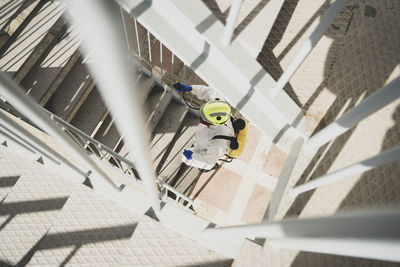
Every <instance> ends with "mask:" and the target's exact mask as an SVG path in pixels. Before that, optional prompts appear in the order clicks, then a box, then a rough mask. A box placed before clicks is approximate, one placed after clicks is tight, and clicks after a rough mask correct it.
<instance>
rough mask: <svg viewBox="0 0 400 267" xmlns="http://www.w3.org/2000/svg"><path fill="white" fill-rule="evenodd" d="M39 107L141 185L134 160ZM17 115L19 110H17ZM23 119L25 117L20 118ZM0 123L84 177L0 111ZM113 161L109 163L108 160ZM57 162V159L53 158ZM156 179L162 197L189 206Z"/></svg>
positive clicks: (74, 137) (81, 142)
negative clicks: (170, 194) (173, 196)
mask: <svg viewBox="0 0 400 267" xmlns="http://www.w3.org/2000/svg"><path fill="white" fill-rule="evenodd" d="M0 104H1V105H0V107H3V108H4V109H5V110H6V111H7V112H10V113H15V111H16V110H15V109H14V108H13V107H12V106H11V105H9V104H7V103H3V102H2V101H1V100H0ZM42 110H43V111H44V112H45V113H47V115H48V116H49V117H50V119H52V120H53V121H54V122H55V123H56V124H57V125H59V126H60V128H61V129H62V130H63V131H64V132H65V133H67V134H68V135H69V136H70V137H71V138H72V139H74V141H75V142H76V143H77V144H79V145H80V146H82V147H83V146H85V147H86V148H87V149H88V150H90V151H91V152H92V153H93V154H95V155H97V156H98V157H99V158H100V159H105V160H106V161H104V163H105V164H106V162H108V163H109V164H112V165H114V166H115V164H116V166H117V167H118V168H117V170H120V171H121V172H122V173H123V174H128V175H129V177H132V178H134V181H135V182H137V184H138V185H140V186H143V184H142V183H141V180H140V179H139V178H138V177H136V175H135V172H134V170H135V169H136V167H135V165H136V164H135V163H134V162H133V161H131V160H129V159H127V158H125V157H124V156H122V155H120V154H118V153H117V152H115V151H114V150H112V149H111V148H109V147H107V146H105V145H104V144H102V143H100V142H99V141H97V140H96V139H94V138H92V137H91V136H89V135H87V134H86V133H84V132H83V131H81V130H79V129H78V128H76V127H75V126H73V125H71V124H69V123H68V122H66V121H64V120H63V119H61V118H60V117H58V116H56V115H54V114H53V113H51V112H49V111H47V110H45V109H43V108H42ZM18 116H20V114H18ZM22 119H25V118H22ZM0 122H1V123H0V127H2V125H4V126H6V128H7V129H10V130H11V131H12V132H13V133H18V134H19V135H21V136H23V137H24V139H25V140H26V141H27V140H29V141H30V142H32V143H33V144H34V145H35V147H34V149H35V150H37V153H38V154H39V155H41V156H45V157H46V158H48V159H50V160H52V161H54V159H53V158H55V159H57V160H58V161H60V162H62V163H64V164H65V165H67V166H68V167H70V168H71V169H72V170H73V171H75V172H77V173H78V174H79V175H82V176H83V177H87V176H88V173H90V172H88V173H85V172H84V171H82V170H80V169H79V168H78V167H77V166H75V165H74V164H72V163H71V162H70V161H69V160H67V159H65V158H64V157H63V156H61V155H59V154H58V153H57V152H55V151H53V150H52V149H51V148H50V147H48V146H47V145H46V144H45V143H43V142H42V141H40V140H39V139H37V138H36V137H34V136H33V135H32V134H30V133H29V132H27V131H26V130H25V129H23V128H22V127H20V126H19V125H18V124H16V123H13V121H12V120H10V119H8V118H7V117H6V116H4V115H2V114H1V113H0ZM111 161H112V162H114V164H113V163H111ZM55 163H56V164H58V163H57V162H55ZM156 183H157V184H158V185H159V187H160V190H161V191H162V192H166V194H164V199H166V200H168V201H169V202H175V203H176V204H177V205H178V206H179V205H182V206H184V207H185V209H188V208H190V207H191V206H192V205H193V200H192V199H191V198H189V197H187V196H185V195H184V194H182V193H180V192H178V191H177V190H176V189H175V188H173V187H171V186H169V185H168V184H166V183H164V182H163V181H162V180H161V179H160V178H156ZM168 192H171V193H172V194H173V195H175V198H172V197H171V196H169V195H168V194H167V193H168ZM180 200H183V201H185V202H186V204H184V203H183V204H182V203H180Z"/></svg>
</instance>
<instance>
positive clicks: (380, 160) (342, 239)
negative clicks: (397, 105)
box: [120, 0, 400, 261]
mask: <svg viewBox="0 0 400 267" xmlns="http://www.w3.org/2000/svg"><path fill="white" fill-rule="evenodd" d="M120 2H123V4H125V5H129V4H128V2H127V1H123V0H120ZM166 2H168V4H165V6H168V5H170V6H171V7H175V6H174V3H172V2H171V1H164V2H163V3H166ZM240 2H241V1H233V3H232V6H231V13H230V17H229V18H228V20H229V23H227V26H226V29H225V35H224V41H223V43H224V44H225V45H226V44H227V43H230V40H231V38H232V33H233V28H234V24H235V21H236V18H237V15H238V13H239V10H240V4H239V3H240ZM346 2H347V0H336V1H334V2H333V3H332V4H331V6H330V7H329V9H328V11H327V12H326V14H325V15H324V16H323V17H322V19H321V22H320V23H319V25H318V26H317V27H316V29H315V30H314V31H313V33H312V34H311V35H310V37H309V38H308V39H307V40H306V42H305V44H304V45H303V47H302V48H301V50H300V51H299V52H298V54H297V55H296V56H295V58H294V60H293V61H292V62H291V63H290V65H289V67H288V68H287V69H286V70H285V71H284V73H283V74H282V76H281V77H280V78H279V80H278V81H277V83H276V84H275V86H274V87H273V88H272V89H271V90H270V91H269V93H270V94H271V96H272V97H274V98H277V97H278V95H279V94H280V93H281V92H282V89H283V87H284V86H285V85H286V84H287V83H288V82H289V80H290V78H291V77H292V76H293V75H294V73H295V72H296V70H297V69H298V67H299V66H300V65H301V64H302V62H304V60H305V59H306V58H307V56H308V55H309V54H310V52H311V51H312V49H313V48H314V47H315V45H316V43H317V42H318V41H319V39H320V38H321V36H322V35H323V34H324V33H325V31H326V29H327V28H328V27H329V25H330V24H331V22H332V21H333V19H334V18H335V16H336V14H337V13H338V12H339V11H340V10H341V9H342V8H343V6H344V5H345V4H346ZM160 7H161V5H160ZM188 7H189V4H187V6H185V8H186V9H185V8H183V7H180V8H179V7H177V8H176V10H174V9H173V8H171V13H172V14H169V17H168V18H169V19H170V21H171V23H172V21H173V19H172V18H173V17H174V16H176V17H179V18H180V19H181V20H182V21H184V20H183V19H182V18H183V16H182V14H181V13H185V12H184V11H188ZM125 8H126V7H125ZM158 12H159V11H158ZM179 12H181V13H179ZM151 14H152V15H153V16H157V15H158V14H160V13H157V11H155V12H152V13H151ZM190 14H191V15H193V16H195V15H194V14H193V13H190ZM185 15H186V14H185ZM146 19H147V20H146ZM146 19H143V20H144V21H146V22H147V23H149V24H151V21H150V20H149V19H150V18H146ZM160 21H163V20H162V19H160ZM192 21H196V19H193V20H192ZM197 21H198V20H197ZM151 25H152V27H153V29H156V28H157V29H161V28H162V27H157V25H155V24H151ZM176 29H186V30H187V32H185V34H188V35H189V36H193V37H196V34H194V33H193V34H191V33H190V32H189V31H190V30H189V27H186V28H185V27H179V26H175V28H173V27H172V26H171V28H170V30H171V31H172V32H173V30H176ZM175 33H176V34H177V35H179V34H180V32H179V31H176V32H175ZM158 34H160V33H158ZM164 38H166V37H165V36H164ZM207 38H210V35H208V36H207ZM166 39H167V38H166ZM169 41H170V42H171V43H172V42H173V41H172V40H171V39H169ZM184 41H187V40H186V39H185V40H184ZM197 41H199V42H201V40H200V39H198V40H197ZM175 44H176V46H177V47H181V46H180V44H178V43H175ZM192 45H193V47H195V45H194V44H192ZM175 49H176V50H179V49H180V48H175ZM182 49H184V48H182ZM186 49H188V48H187V47H186ZM188 50H189V49H188ZM216 54H217V53H215V55H214V56H216ZM206 56H208V54H207V55H206ZM188 58H190V57H188ZM206 61H207V60H206ZM211 61H212V60H211V59H210V62H211ZM210 64H211V63H210ZM204 65H206V64H204ZM216 65H217V64H216ZM207 66H208V67H210V65H207ZM210 69H212V68H211V67H210ZM202 71H203V72H206V70H204V69H202ZM207 74H208V75H209V76H212V73H210V72H207ZM232 75H235V74H234V72H231V76H232ZM215 81H216V80H215ZM221 84H222V83H221ZM231 87H232V86H231ZM398 87H399V78H397V79H396V80H394V81H393V82H391V83H390V84H389V85H387V86H386V87H385V88H383V89H382V90H380V91H378V92H377V93H375V94H374V95H372V96H371V97H370V98H368V99H366V100H365V101H364V102H363V103H361V104H360V105H358V106H357V107H356V108H354V109H353V110H352V111H350V112H348V113H347V114H345V115H343V116H342V118H340V119H338V120H337V121H336V122H334V123H333V124H331V125H329V126H328V127H326V128H325V129H323V130H322V131H320V133H317V134H316V135H315V136H313V137H311V138H310V139H309V140H308V142H306V144H305V145H304V146H303V148H304V149H303V150H301V145H300V147H298V148H297V150H296V151H298V152H300V151H303V152H304V151H307V148H308V149H309V148H313V149H317V148H319V147H320V146H321V145H322V144H324V143H326V142H328V141H330V140H332V139H334V138H336V137H337V136H339V135H340V134H342V133H344V132H345V131H347V130H348V129H350V128H351V127H353V126H355V125H356V124H357V123H358V122H360V121H361V120H362V119H364V118H366V117H367V116H369V115H370V114H372V113H374V112H376V111H377V110H378V109H380V108H382V107H384V106H385V105H387V104H389V103H391V102H392V101H394V100H396V99H398V98H399V95H400V90H398ZM232 88H233V87H232ZM232 94H233V92H232ZM253 115H254V114H251V116H250V117H251V118H254V116H253ZM271 116H272V115H271ZM260 128H261V129H263V130H264V129H265V128H263V127H260ZM267 132H268V131H267ZM299 140H301V139H299ZM300 143H301V141H299V144H300ZM399 152H400V151H399V148H393V149H391V150H389V151H385V152H383V153H382V154H380V155H377V156H374V157H372V158H370V159H367V160H364V161H362V162H360V163H357V164H354V165H352V166H349V167H347V168H344V169H343V170H339V171H338V172H336V173H334V174H328V175H325V176H323V177H321V178H320V179H317V181H315V182H314V183H313V184H311V183H310V184H308V185H304V186H303V187H301V186H299V187H298V188H297V189H294V190H293V191H292V193H300V192H303V191H305V190H310V188H311V187H313V188H316V187H318V186H320V185H322V184H325V183H326V182H331V181H334V180H337V179H342V178H343V177H345V176H348V175H350V174H353V173H358V172H365V171H367V170H370V169H372V168H375V167H377V166H380V165H382V164H384V163H388V162H392V161H394V160H396V159H398V158H399ZM299 156H301V155H299ZM294 162H295V161H294ZM294 162H292V164H290V165H291V168H290V169H292V167H293V166H294ZM289 175H290V171H288V175H286V176H289ZM286 178H288V177H286ZM287 180H288V179H285V182H284V183H283V184H282V188H281V189H280V190H279V192H274V194H275V198H274V197H273V198H274V201H273V203H274V205H273V207H271V206H270V207H269V208H271V209H270V210H269V214H268V216H269V219H273V218H274V216H275V213H276V211H277V209H278V206H279V203H280V201H281V198H282V195H283V192H284V191H285V187H286V186H287ZM399 223H400V213H399V211H398V209H394V210H390V211H388V212H383V213H382V212H379V211H370V212H368V213H366V214H361V215H360V214H357V213H354V214H349V215H344V216H342V215H334V216H330V217H326V218H315V219H307V220H295V221H290V222H286V221H281V222H274V223H260V224H254V225H242V226H233V227H221V228H217V229H208V230H206V231H205V232H204V234H205V235H207V234H210V235H213V236H217V235H220V236H221V237H225V236H229V235H232V234H238V235H242V236H252V237H254V236H255V237H260V238H263V237H264V238H274V240H268V242H270V243H271V244H275V245H276V246H277V247H280V248H292V249H299V250H305V251H312V252H321V253H331V254H338V255H347V256H358V257H367V258H374V259H383V260H394V261H400V257H399V256H397V254H398V253H395V252H394V251H397V250H398V249H399V248H400V241H399V240H400V236H399V231H398V227H397V226H396V225H398V224H399ZM384 224H385V225H386V224H387V229H391V230H392V232H390V231H389V232H388V231H387V229H383V230H382V228H381V227H382V225H384ZM394 226H396V227H397V228H396V231H393V230H394V229H393V227H394ZM384 227H385V226H384ZM360 229H361V232H362V233H361V232H360ZM357 231H358V232H357ZM354 233H355V234H354ZM393 233H395V237H394V236H393V235H392V234H393ZM349 236H350V237H351V238H349Z"/></svg>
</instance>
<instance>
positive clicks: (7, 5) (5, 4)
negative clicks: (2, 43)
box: [0, 0, 27, 31]
mask: <svg viewBox="0 0 400 267" xmlns="http://www.w3.org/2000/svg"><path fill="white" fill-rule="evenodd" d="M25 2H27V1H24V0H16V1H7V0H2V1H0V16H1V18H0V29H1V30H2V31H4V30H5V28H6V27H7V26H8V25H9V24H10V22H11V21H12V20H13V19H14V18H15V17H16V16H17V15H18V14H20V12H17V11H18V9H19V8H21V6H22V4H24V3H25Z"/></svg>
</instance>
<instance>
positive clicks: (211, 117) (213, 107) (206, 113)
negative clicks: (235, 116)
mask: <svg viewBox="0 0 400 267" xmlns="http://www.w3.org/2000/svg"><path fill="white" fill-rule="evenodd" d="M200 116H201V118H202V119H203V120H204V121H205V122H207V123H210V124H214V125H222V124H224V123H225V122H227V121H228V120H229V118H230V117H231V107H230V106H229V105H228V103H226V102H225V101H222V100H218V99H216V100H211V101H208V102H207V103H205V104H203V105H202V106H201V108H200Z"/></svg>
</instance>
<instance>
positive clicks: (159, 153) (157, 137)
mask: <svg viewBox="0 0 400 267" xmlns="http://www.w3.org/2000/svg"><path fill="white" fill-rule="evenodd" d="M187 111H188V110H187V107H186V106H184V105H182V104H180V103H177V102H176V101H172V102H171V104H170V106H169V107H168V109H167V110H166V111H165V113H164V116H163V117H162V118H161V120H160V122H159V123H158V125H157V127H156V128H155V130H154V132H153V138H152V141H151V144H150V154H151V157H152V158H153V166H154V168H155V169H156V173H157V174H160V175H167V174H168V173H166V172H161V173H160V171H159V170H162V168H161V167H162V166H165V165H169V164H170V163H171V161H172V159H175V158H179V159H178V160H179V165H180V162H181V159H180V153H179V152H176V151H169V150H170V148H171V146H170V144H171V141H173V140H174V138H175V137H177V135H179V132H178V129H180V127H181V125H182V124H183V122H184V121H186V120H187V118H186V116H187V117H188V118H190V117H191V115H190V114H187ZM166 158H167V159H170V160H169V161H167V160H166ZM161 165H162V166H161Z"/></svg>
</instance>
